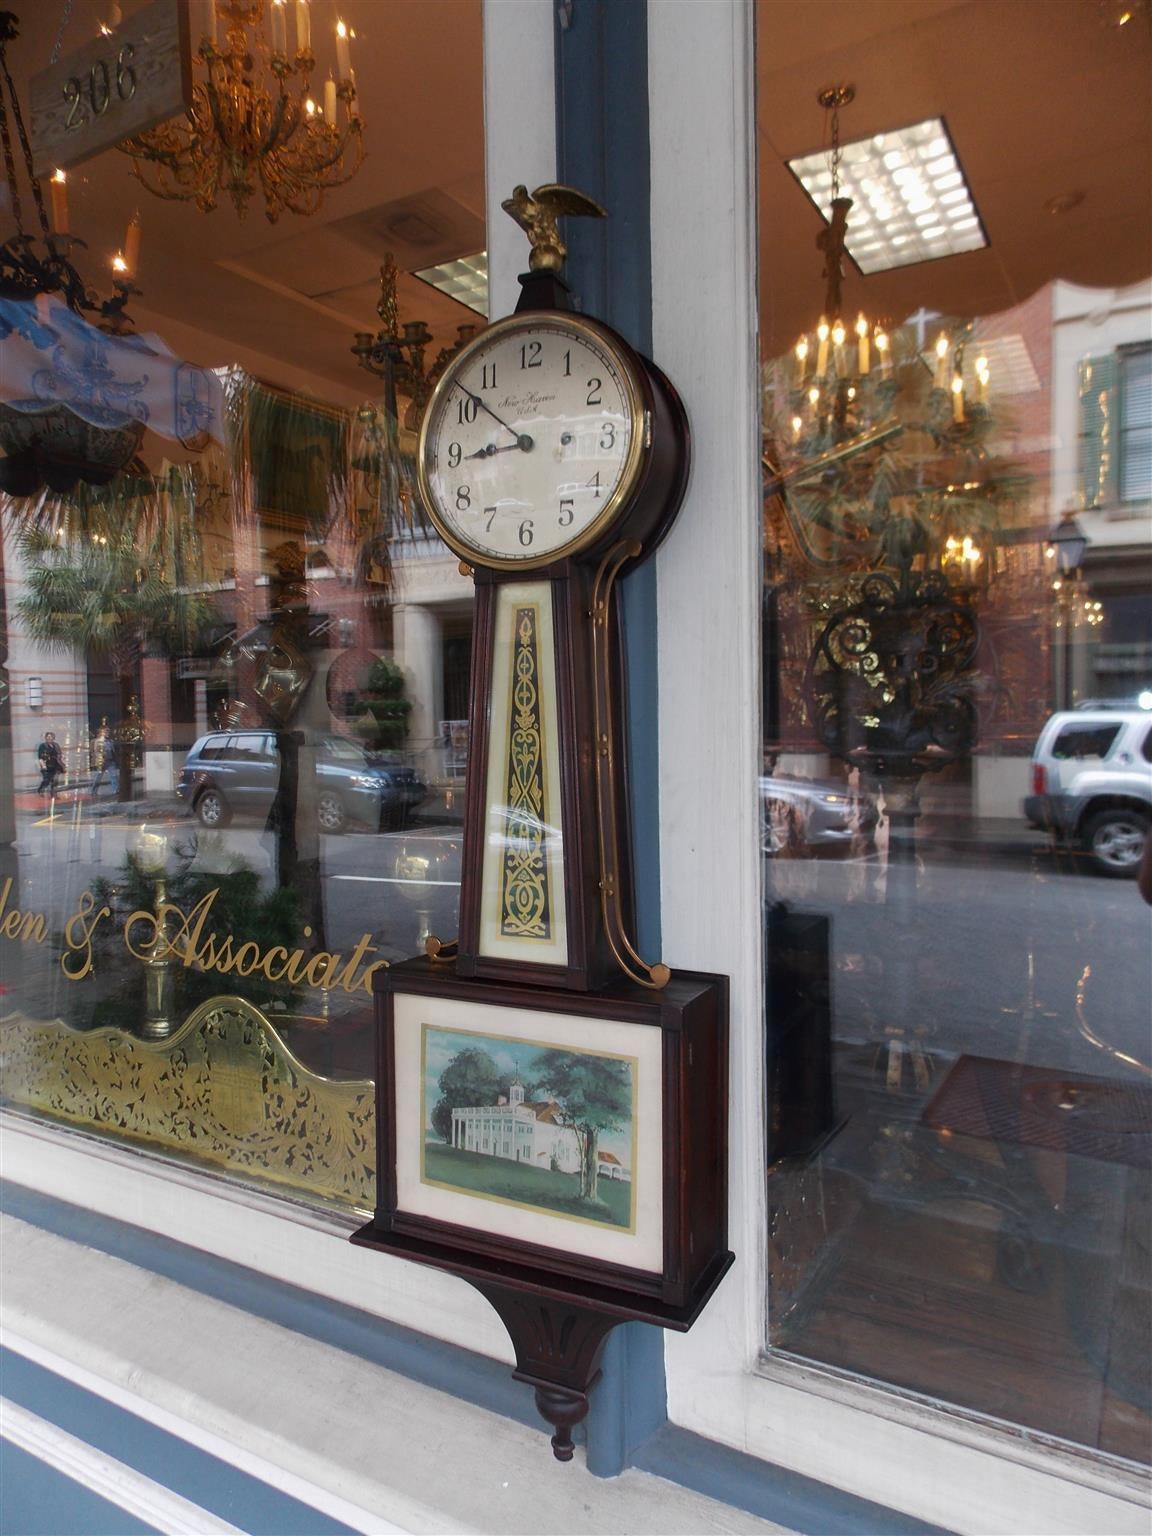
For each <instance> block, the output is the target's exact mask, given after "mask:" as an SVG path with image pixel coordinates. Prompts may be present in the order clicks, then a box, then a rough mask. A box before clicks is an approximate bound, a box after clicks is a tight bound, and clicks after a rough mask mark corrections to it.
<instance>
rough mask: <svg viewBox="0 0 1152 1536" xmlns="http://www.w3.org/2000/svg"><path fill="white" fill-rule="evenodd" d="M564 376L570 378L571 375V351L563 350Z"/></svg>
mask: <svg viewBox="0 0 1152 1536" xmlns="http://www.w3.org/2000/svg"><path fill="white" fill-rule="evenodd" d="M564 377H565V378H566V379H570V378H571V377H572V354H571V352H565V354H564Z"/></svg>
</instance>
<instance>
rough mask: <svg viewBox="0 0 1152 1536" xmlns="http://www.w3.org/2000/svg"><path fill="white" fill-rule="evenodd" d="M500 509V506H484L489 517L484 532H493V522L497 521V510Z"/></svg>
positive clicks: (485, 514)
mask: <svg viewBox="0 0 1152 1536" xmlns="http://www.w3.org/2000/svg"><path fill="white" fill-rule="evenodd" d="M499 510H500V508H499V507H485V508H484V516H485V517H486V518H487V519H488V521H487V522H486V523H485V524H484V532H485V533H491V532H492V524H493V523H494V522H495V521H496V514H497V512H499Z"/></svg>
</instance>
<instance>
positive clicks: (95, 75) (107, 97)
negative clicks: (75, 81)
mask: <svg viewBox="0 0 1152 1536" xmlns="http://www.w3.org/2000/svg"><path fill="white" fill-rule="evenodd" d="M88 100H89V101H90V102H91V103H92V110H93V112H95V114H96V116H97V117H103V116H104V114H105V112H107V110H108V103H109V102H110V101H111V100H112V75H111V72H110V71H109V69H108V64H107V61H106V60H104V59H97V60H96V62H95V64H93V66H92V68H91V69H90V70H89V71H88Z"/></svg>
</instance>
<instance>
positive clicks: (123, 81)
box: [116, 43, 136, 101]
mask: <svg viewBox="0 0 1152 1536" xmlns="http://www.w3.org/2000/svg"><path fill="white" fill-rule="evenodd" d="M135 57H136V47H135V44H133V43H125V44H124V46H123V48H121V50H120V52H119V53H118V54H117V55H116V94H117V96H119V98H120V100H121V101H131V100H132V98H133V96H135V94H136V71H135V70H134V69H133V68H132V60H133V59H134V58H135Z"/></svg>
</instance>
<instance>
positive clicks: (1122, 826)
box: [1082, 810, 1148, 876]
mask: <svg viewBox="0 0 1152 1536" xmlns="http://www.w3.org/2000/svg"><path fill="white" fill-rule="evenodd" d="M1147 838H1148V823H1147V822H1146V821H1145V819H1144V818H1143V816H1141V815H1140V813H1139V812H1138V811H1127V810H1115V811H1100V812H1098V814H1097V815H1095V816H1093V817H1092V818H1091V819H1090V820H1089V821H1088V822H1086V823H1085V826H1084V832H1083V835H1082V843H1083V847H1084V851H1085V853H1087V854H1089V855H1090V856H1091V859H1092V868H1093V869H1094V870H1095V871H1096V873H1097V874H1100V875H1116V876H1124V875H1135V873H1136V871H1137V870H1138V869H1139V868H1140V860H1141V859H1142V858H1143V856H1144V844H1145V842H1146V841H1147Z"/></svg>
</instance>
